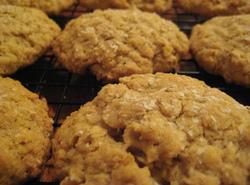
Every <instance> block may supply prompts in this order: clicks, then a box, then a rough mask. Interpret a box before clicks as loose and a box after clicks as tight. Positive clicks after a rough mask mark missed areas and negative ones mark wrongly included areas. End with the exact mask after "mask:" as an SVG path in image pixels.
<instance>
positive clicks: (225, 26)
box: [191, 15, 250, 86]
mask: <svg viewBox="0 0 250 185" xmlns="http://www.w3.org/2000/svg"><path fill="white" fill-rule="evenodd" d="M249 45H250V15H238V16H228V17H217V18H213V19H211V20H209V21H207V22H206V23H204V24H202V25H198V26H195V27H194V29H193V31H192V37H191V48H192V51H193V53H194V55H195V58H196V60H197V62H198V64H199V65H200V66H201V67H203V68H204V69H205V70H206V71H208V72H209V73H212V74H216V75H221V76H223V77H224V79H225V80H226V81H227V82H230V83H235V84H239V85H244V86H250V47H249Z"/></svg>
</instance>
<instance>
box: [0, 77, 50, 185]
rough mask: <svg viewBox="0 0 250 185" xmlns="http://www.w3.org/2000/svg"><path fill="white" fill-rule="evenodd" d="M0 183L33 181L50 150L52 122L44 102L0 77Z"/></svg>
mask: <svg viewBox="0 0 250 185" xmlns="http://www.w3.org/2000/svg"><path fill="white" fill-rule="evenodd" d="M0 87H1V88H0V148H1V153H0V184H1V185H18V184H22V183H23V182H25V181H26V180H29V179H31V178H35V177H36V176H37V175H38V174H39V173H40V172H41V170H42V167H43V163H44V162H45V160H46V159H47V157H48V154H49V150H50V134H51V132H52V120H51V119H50V117H49V116H48V106H47V103H46V101H44V100H40V99H39V96H38V95H36V94H34V93H32V92H30V91H28V90H27V89H26V88H24V87H23V86H22V85H21V84H20V83H19V82H17V81H15V80H12V79H10V78H2V77H0Z"/></svg>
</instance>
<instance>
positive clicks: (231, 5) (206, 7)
mask: <svg viewBox="0 0 250 185" xmlns="http://www.w3.org/2000/svg"><path fill="white" fill-rule="evenodd" d="M176 3H177V6H179V7H180V8H182V9H183V10H184V11H186V12H188V13H197V14H200V15H204V16H208V17H211V16H216V15H232V14H248V13H250V1H249V0H220V1H215V0H195V1H194V0H177V2H176Z"/></svg>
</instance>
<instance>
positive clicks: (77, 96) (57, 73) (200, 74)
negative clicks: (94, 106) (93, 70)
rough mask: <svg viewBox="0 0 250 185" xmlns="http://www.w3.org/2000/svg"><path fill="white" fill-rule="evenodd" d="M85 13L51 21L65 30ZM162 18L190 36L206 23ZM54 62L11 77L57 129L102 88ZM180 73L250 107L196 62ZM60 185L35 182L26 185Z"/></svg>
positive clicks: (249, 93)
mask: <svg viewBox="0 0 250 185" xmlns="http://www.w3.org/2000/svg"><path fill="white" fill-rule="evenodd" d="M84 12H85V10H84V9H83V8H81V7H79V6H77V5H76V6H75V7H73V8H72V9H71V10H69V11H66V12H64V13H63V14H62V15H61V16H57V17H52V19H54V20H55V21H56V22H57V23H58V24H59V25H60V26H61V27H62V28H64V26H65V24H66V23H67V22H68V21H69V20H71V19H73V18H75V17H78V16H79V15H81V14H82V13H84ZM176 12H177V13H178V14H176ZM163 17H164V18H166V19H170V20H172V21H174V22H175V23H176V24H177V25H178V26H179V27H180V29H181V30H182V31H183V32H185V33H186V34H187V35H190V33H191V29H192V27H193V26H194V25H196V24H198V23H202V22H204V20H205V19H204V18H201V17H198V16H195V15H191V14H184V13H181V12H180V11H179V10H177V9H176V8H174V9H173V10H172V11H171V12H170V13H168V14H166V15H163ZM55 60H56V58H55V57H54V56H53V55H52V54H51V53H47V54H45V55H44V56H42V57H41V58H40V59H39V60H38V61H37V62H36V64H34V65H32V66H30V67H27V68H25V69H23V70H20V71H18V72H17V73H16V74H15V75H13V76H12V77H13V78H14V79H17V80H19V81H21V82H22V84H23V85H24V86H26V87H27V88H28V89H30V90H31V91H33V92H36V93H38V94H39V95H40V96H41V97H44V98H46V99H47V101H48V103H49V106H50V109H51V111H50V112H51V115H52V116H53V118H54V121H55V124H54V126H55V128H56V127H58V126H60V124H61V123H62V121H63V120H64V119H65V117H66V116H68V115H69V114H70V113H71V112H73V111H75V110H77V109H79V107H80V106H81V105H82V104H84V103H86V102H88V101H90V100H92V99H93V98H94V97H95V96H96V94H97V93H98V91H99V90H100V89H101V88H102V86H103V84H102V83H100V82H98V81H97V80H96V78H95V77H94V76H93V75H91V74H85V75H75V74H72V73H70V72H68V71H66V70H64V69H56V68H54V65H53V64H54V62H55ZM178 73H179V74H184V75H188V76H191V77H194V78H198V79H200V80H203V81H205V82H206V83H207V84H208V85H210V86H212V87H216V88H219V89H220V90H222V91H224V92H226V93H227V94H229V95H230V96H232V97H234V98H235V99H236V100H237V101H239V102H240V103H242V104H244V105H248V106H249V105H250V89H247V88H243V87H240V86H235V85H229V84H226V83H225V81H224V80H223V79H222V78H221V77H218V76H214V75H209V74H207V73H206V72H205V71H203V70H201V69H200V68H199V67H198V66H197V65H196V63H195V61H194V60H190V61H182V62H181V67H180V71H178ZM58 184H59V183H41V182H37V181H34V182H29V183H27V184H26V185H58Z"/></svg>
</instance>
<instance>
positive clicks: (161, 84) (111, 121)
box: [52, 73, 250, 185]
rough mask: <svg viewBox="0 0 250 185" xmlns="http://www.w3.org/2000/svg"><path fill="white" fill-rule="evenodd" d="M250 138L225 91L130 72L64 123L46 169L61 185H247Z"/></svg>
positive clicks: (241, 110) (244, 112)
mask: <svg viewBox="0 0 250 185" xmlns="http://www.w3.org/2000/svg"><path fill="white" fill-rule="evenodd" d="M249 136H250V114H249V111H248V109H247V108H246V107H244V106H243V105H241V104H239V103H238V102H236V101H235V100H234V99H232V98H231V97H229V96H228V95H226V94H224V93H223V92H221V91H219V90H217V89H214V88H210V87H208V86H207V85H205V84H204V83H203V82H201V81H198V80H196V79H192V78H190V77H186V76H180V75H174V74H163V73H156V74H155V75H153V74H147V75H132V76H130V77H124V78H121V79H120V83H119V84H115V85H107V86H105V87H104V88H103V89H102V90H101V91H100V92H99V94H98V96H97V97H96V98H95V99H94V100H93V101H92V102H89V103H87V104H85V105H84V106H82V107H81V108H80V110H79V111H77V112H74V113H73V114H72V115H71V116H69V117H68V118H67V119H66V121H65V122H64V123H63V124H62V126H61V127H60V128H59V129H58V131H57V133H56V135H55V138H54V141H53V158H52V161H53V165H54V170H52V171H54V172H53V173H54V177H56V178H57V179H59V180H61V184H62V185H64V184H74V185H79V184H81V185H82V184H92V185H95V184H96V185H97V184H102V185H108V184H111V185H117V184H119V185H123V184H124V185H125V184H134V185H137V184H138V185H139V184H140V185H146V184H151V185H156V184H159V185H162V184H167V182H170V183H171V184H176V185H187V184H189V185H197V184H207V185H220V184H234V185H248V184H249V178H248V177H249V167H250V162H249V160H248V159H249V157H250V147H249V146H250V145H249V144H250V137H249ZM53 173H52V174H53Z"/></svg>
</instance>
